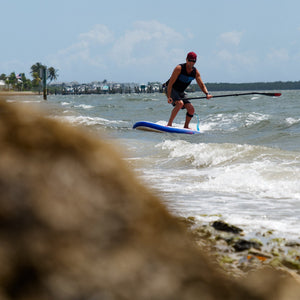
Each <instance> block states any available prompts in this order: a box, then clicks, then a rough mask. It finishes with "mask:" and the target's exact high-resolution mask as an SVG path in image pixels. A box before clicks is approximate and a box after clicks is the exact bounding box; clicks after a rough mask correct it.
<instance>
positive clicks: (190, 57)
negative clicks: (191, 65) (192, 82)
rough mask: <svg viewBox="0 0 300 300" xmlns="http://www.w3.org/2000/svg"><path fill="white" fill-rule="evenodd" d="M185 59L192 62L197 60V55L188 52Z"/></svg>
mask: <svg viewBox="0 0 300 300" xmlns="http://www.w3.org/2000/svg"><path fill="white" fill-rule="evenodd" d="M186 58H187V59H193V60H194V61H196V60H197V54H196V53H195V52H189V53H188V55H187V57H186Z"/></svg>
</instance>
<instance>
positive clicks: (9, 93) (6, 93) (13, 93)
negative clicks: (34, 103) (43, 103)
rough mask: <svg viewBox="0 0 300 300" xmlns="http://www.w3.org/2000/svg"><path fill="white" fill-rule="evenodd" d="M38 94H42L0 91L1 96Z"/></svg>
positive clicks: (36, 93)
mask: <svg viewBox="0 0 300 300" xmlns="http://www.w3.org/2000/svg"><path fill="white" fill-rule="evenodd" d="M36 95H42V94H39V93H38V92H30V91H26V92H17V91H0V96H36Z"/></svg>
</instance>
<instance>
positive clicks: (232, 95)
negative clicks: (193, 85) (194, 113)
mask: <svg viewBox="0 0 300 300" xmlns="http://www.w3.org/2000/svg"><path fill="white" fill-rule="evenodd" d="M243 95H264V96H270V97H279V96H281V93H260V92H249V93H238V94H227V95H216V96H213V98H219V97H234V96H243ZM192 99H206V96H204V97H191V98H186V100H192Z"/></svg>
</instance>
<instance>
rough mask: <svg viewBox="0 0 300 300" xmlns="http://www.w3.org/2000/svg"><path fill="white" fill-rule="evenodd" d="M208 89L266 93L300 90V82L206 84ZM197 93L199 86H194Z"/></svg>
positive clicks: (212, 90)
mask: <svg viewBox="0 0 300 300" xmlns="http://www.w3.org/2000/svg"><path fill="white" fill-rule="evenodd" d="M205 85H206V87H207V89H208V90H209V91H211V92H216V91H222V92H223V91H266V90H268V91H269V90H299V89H300V81H286V82H283V81H274V82H252V83H224V82H223V83H222V82H221V83H206V84H205ZM191 86H192V88H193V89H194V90H195V91H200V88H199V86H198V85H197V84H192V85H191Z"/></svg>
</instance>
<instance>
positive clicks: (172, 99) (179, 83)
mask: <svg viewBox="0 0 300 300" xmlns="http://www.w3.org/2000/svg"><path fill="white" fill-rule="evenodd" d="M196 61H197V54H196V53H194V52H189V53H188V55H187V57H186V63H184V64H180V65H178V66H176V68H175V69H174V71H173V73H172V75H171V78H170V79H169V80H168V81H167V82H166V83H165V91H166V95H167V98H168V103H170V104H172V105H173V106H174V108H173V110H172V112H171V116H170V119H169V122H168V126H172V123H173V120H174V119H175V117H176V115H177V113H178V112H179V110H180V109H184V108H185V109H186V110H187V113H186V119H185V124H184V128H189V124H190V121H191V119H192V117H193V116H194V111H195V110H194V106H193V105H192V103H190V101H189V100H187V99H186V96H185V93H184V91H185V90H186V88H187V87H188V86H189V85H190V83H191V82H192V81H193V79H196V81H197V83H198V85H199V87H200V88H201V90H202V91H203V93H205V94H206V99H210V98H212V97H213V96H212V95H210V94H209V93H208V91H207V88H206V86H205V84H204V83H203V81H202V79H201V76H200V73H199V71H198V70H197V69H196V68H195V67H194V65H195V63H196Z"/></svg>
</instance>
